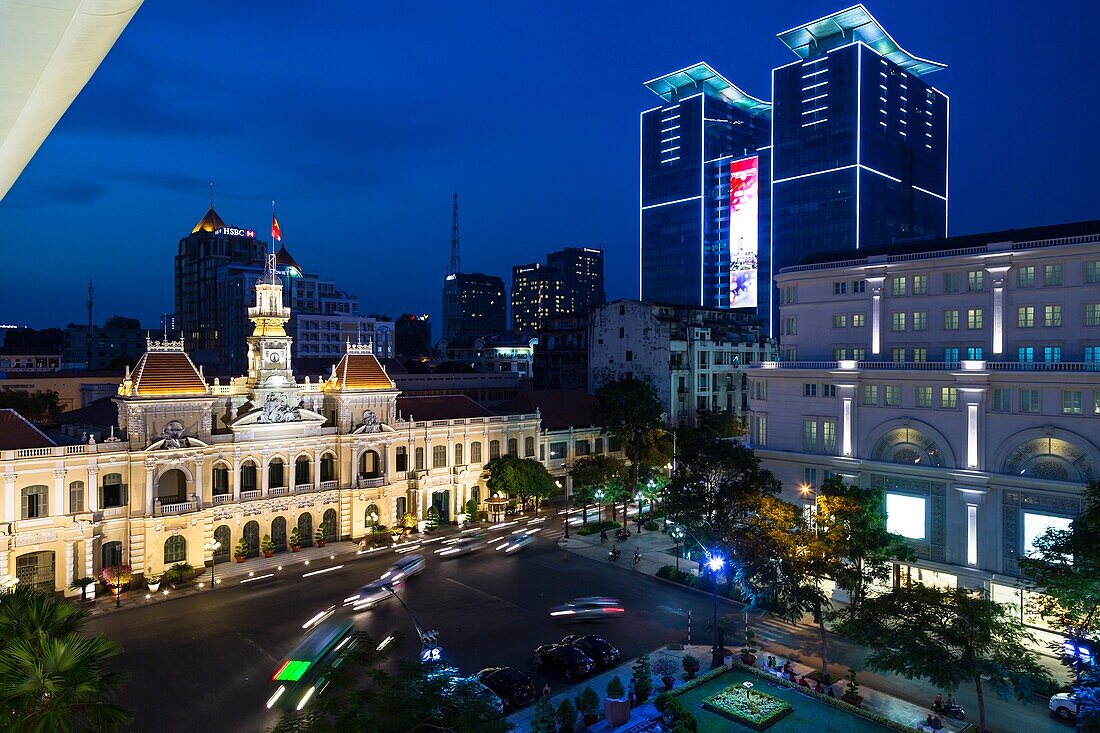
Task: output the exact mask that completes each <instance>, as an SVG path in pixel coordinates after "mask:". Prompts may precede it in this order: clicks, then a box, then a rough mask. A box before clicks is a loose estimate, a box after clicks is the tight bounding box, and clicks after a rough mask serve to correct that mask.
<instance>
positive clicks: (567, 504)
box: [555, 479, 569, 539]
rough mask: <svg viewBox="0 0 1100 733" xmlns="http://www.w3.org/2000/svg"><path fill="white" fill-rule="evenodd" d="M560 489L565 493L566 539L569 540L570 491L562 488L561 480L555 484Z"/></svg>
mask: <svg viewBox="0 0 1100 733" xmlns="http://www.w3.org/2000/svg"><path fill="white" fill-rule="evenodd" d="M555 483H556V484H557V485H558V488H559V489H563V490H564V491H565V539H569V489H568V488H565V487H563V486H562V483H561V479H558V480H557V481H556V482H555Z"/></svg>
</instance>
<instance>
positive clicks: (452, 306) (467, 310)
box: [443, 272, 508, 341]
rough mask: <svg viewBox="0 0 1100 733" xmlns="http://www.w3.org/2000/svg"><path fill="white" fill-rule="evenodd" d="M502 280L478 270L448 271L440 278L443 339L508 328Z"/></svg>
mask: <svg viewBox="0 0 1100 733" xmlns="http://www.w3.org/2000/svg"><path fill="white" fill-rule="evenodd" d="M507 315H508V295H507V291H506V290H505V289H504V280H502V279H501V278H499V277H497V276H496V275H485V274H482V273H480V272H458V273H451V274H448V275H447V276H446V278H444V280H443V340H444V341H453V340H454V339H456V338H459V337H466V338H477V337H479V336H486V335H489V334H499V333H503V332H504V331H506V330H507V325H506V324H507V320H508V319H507Z"/></svg>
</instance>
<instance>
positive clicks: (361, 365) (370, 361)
mask: <svg viewBox="0 0 1100 733" xmlns="http://www.w3.org/2000/svg"><path fill="white" fill-rule="evenodd" d="M370 349H371V346H370V344H348V346H347V353H345V354H344V356H343V357H341V358H340V363H338V364H337V365H336V366H335V367H334V369H333V375H332V376H331V377H329V380H328V384H327V385H326V386H325V389H326V390H332V391H339V392H343V391H348V390H361V389H367V390H374V389H377V390H395V389H397V386H396V385H395V384H394V383H393V380H391V379H390V378H389V375H387V374H386V370H385V369H383V368H382V365H381V364H379V363H378V358H377V357H376V356H375V355H374V354H373V353H371V350H370Z"/></svg>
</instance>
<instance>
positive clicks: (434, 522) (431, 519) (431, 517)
mask: <svg viewBox="0 0 1100 733" xmlns="http://www.w3.org/2000/svg"><path fill="white" fill-rule="evenodd" d="M424 518H425V520H426V521H425V522H424V529H427V530H429V531H431V530H433V529H435V528H436V527H438V526H439V509H437V508H436V507H435V506H430V507H428V513H427V514H426V515H425V517H424Z"/></svg>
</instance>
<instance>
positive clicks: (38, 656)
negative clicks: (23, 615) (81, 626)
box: [0, 633, 133, 733]
mask: <svg viewBox="0 0 1100 733" xmlns="http://www.w3.org/2000/svg"><path fill="white" fill-rule="evenodd" d="M121 651H122V647H120V646H119V645H118V644H117V643H115V642H114V641H111V640H110V639H108V638H107V637H105V636H94V637H85V636H81V635H80V634H76V633H72V634H68V635H66V636H63V637H47V636H42V635H35V636H31V637H24V638H18V639H13V640H10V641H9V642H8V643H6V644H5V645H4V647H3V650H2V654H0V708H3V709H4V711H5V715H4V720H3V721H0V731H20V732H21V733H49V732H51V731H72V730H77V729H80V730H96V731H114V730H122V729H123V728H125V727H126V726H128V725H129V724H130V723H131V722H132V721H133V713H131V712H130V711H128V710H126V709H124V708H122V707H120V706H118V705H116V704H114V703H113V702H112V701H111V700H112V698H113V697H114V695H115V694H116V693H117V691H118V690H119V688H121V687H122V685H123V684H124V683H125V682H126V678H127V676H126V675H123V674H120V673H117V672H109V671H107V670H105V669H104V668H103V662H104V660H106V659H109V658H111V657H113V656H115V655H117V654H119V653H120V652H121ZM8 711H10V713H8Z"/></svg>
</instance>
